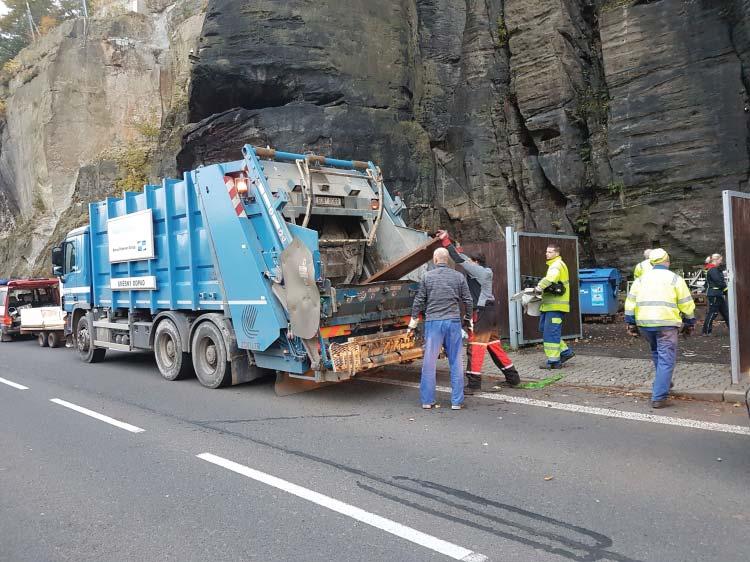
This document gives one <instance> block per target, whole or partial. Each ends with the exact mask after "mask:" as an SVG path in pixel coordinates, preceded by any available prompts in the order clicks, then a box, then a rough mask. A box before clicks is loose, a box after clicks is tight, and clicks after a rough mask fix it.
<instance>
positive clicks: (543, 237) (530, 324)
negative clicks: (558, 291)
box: [505, 227, 582, 349]
mask: <svg viewBox="0 0 750 562" xmlns="http://www.w3.org/2000/svg"><path fill="white" fill-rule="evenodd" d="M550 243H555V244H557V245H559V246H560V255H561V256H562V258H563V261H565V264H566V265H567V266H568V271H569V273H570V313H569V314H566V315H565V320H564V321H563V325H562V337H563V339H572V338H580V337H581V335H582V330H581V326H582V324H581V309H580V305H579V290H578V237H576V236H564V235H557V234H537V233H531V232H516V231H514V230H513V229H512V228H511V227H507V228H506V229H505V248H506V265H507V268H508V274H507V279H508V282H507V287H508V293H507V294H508V301H510V297H511V296H513V295H514V294H515V293H517V292H519V291H521V290H523V289H524V284H525V282H528V284H531V283H534V280H535V279H537V278H539V277H544V275H545V274H546V273H547V265H546V258H545V255H544V250H545V249H546V247H547V245H548V244H550ZM534 284H535V283H534ZM508 307H509V310H508V320H509V332H510V345H511V347H512V348H513V349H518V347H519V346H521V345H526V344H530V343H536V342H540V341H542V333H541V332H540V331H539V322H538V318H536V317H533V316H527V315H525V314H524V313H523V308H522V307H521V303H519V302H509V306H508Z"/></svg>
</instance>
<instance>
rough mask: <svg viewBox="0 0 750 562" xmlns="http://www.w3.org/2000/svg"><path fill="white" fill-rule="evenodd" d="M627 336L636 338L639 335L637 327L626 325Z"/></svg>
mask: <svg viewBox="0 0 750 562" xmlns="http://www.w3.org/2000/svg"><path fill="white" fill-rule="evenodd" d="M628 334H629V335H631V336H633V337H634V338H637V337H638V336H639V335H640V334H639V332H638V326H636V325H635V324H628Z"/></svg>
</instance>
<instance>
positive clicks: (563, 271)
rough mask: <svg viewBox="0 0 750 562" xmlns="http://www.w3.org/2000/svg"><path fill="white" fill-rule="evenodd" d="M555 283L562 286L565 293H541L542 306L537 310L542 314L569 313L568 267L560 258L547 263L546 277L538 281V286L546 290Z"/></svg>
mask: <svg viewBox="0 0 750 562" xmlns="http://www.w3.org/2000/svg"><path fill="white" fill-rule="evenodd" d="M557 281H560V282H561V283H562V284H563V286H564V287H565V292H564V293H563V294H562V295H553V294H551V293H542V306H541V307H540V309H539V310H541V311H542V312H552V311H554V312H570V276H569V274H568V266H567V265H565V262H564V261H563V260H562V258H561V257H560V256H557V257H556V258H552V259H551V260H548V261H547V275H545V276H544V279H542V280H541V281H539V286H540V287H541V288H542V289H546V288H547V287H549V286H550V285H552V283H556V282H557Z"/></svg>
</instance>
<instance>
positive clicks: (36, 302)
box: [0, 279, 60, 342]
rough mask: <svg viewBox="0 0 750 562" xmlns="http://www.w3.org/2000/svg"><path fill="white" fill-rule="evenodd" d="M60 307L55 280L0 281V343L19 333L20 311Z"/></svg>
mask: <svg viewBox="0 0 750 562" xmlns="http://www.w3.org/2000/svg"><path fill="white" fill-rule="evenodd" d="M59 305H60V284H59V282H58V280H57V279H12V280H10V281H5V280H0V341H4V342H8V341H11V340H12V339H13V336H15V335H18V334H19V333H20V332H21V309H23V308H37V307H40V306H59Z"/></svg>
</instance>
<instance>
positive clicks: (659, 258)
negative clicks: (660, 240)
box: [648, 248, 669, 265]
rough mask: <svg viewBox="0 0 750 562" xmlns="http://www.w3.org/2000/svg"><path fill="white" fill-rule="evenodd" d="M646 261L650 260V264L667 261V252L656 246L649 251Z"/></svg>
mask: <svg viewBox="0 0 750 562" xmlns="http://www.w3.org/2000/svg"><path fill="white" fill-rule="evenodd" d="M648 261H650V262H651V264H652V265H659V264H660V263H666V262H668V261H669V254H668V253H667V251H666V250H663V249H662V248H656V249H655V250H651V253H650V254H649V256H648Z"/></svg>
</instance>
